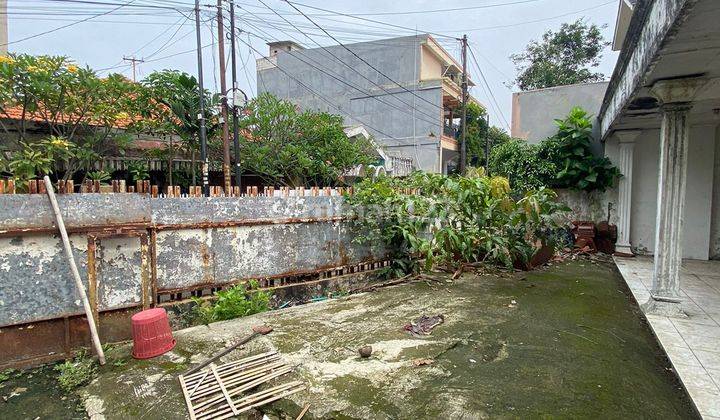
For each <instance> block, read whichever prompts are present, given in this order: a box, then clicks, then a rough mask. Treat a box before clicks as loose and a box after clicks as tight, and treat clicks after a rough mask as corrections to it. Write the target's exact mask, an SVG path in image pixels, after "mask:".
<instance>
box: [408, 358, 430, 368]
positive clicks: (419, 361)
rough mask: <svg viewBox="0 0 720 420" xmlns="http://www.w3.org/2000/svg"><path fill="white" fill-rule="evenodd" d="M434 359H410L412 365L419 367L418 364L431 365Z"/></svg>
mask: <svg viewBox="0 0 720 420" xmlns="http://www.w3.org/2000/svg"><path fill="white" fill-rule="evenodd" d="M434 362H435V361H434V360H433V359H415V360H413V361H412V364H413V366H415V367H420V366H428V365H432V364H433V363H434Z"/></svg>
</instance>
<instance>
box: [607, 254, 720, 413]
mask: <svg viewBox="0 0 720 420" xmlns="http://www.w3.org/2000/svg"><path fill="white" fill-rule="evenodd" d="M615 261H616V263H617V266H618V269H619V270H620V273H622V275H623V277H624V278H625V281H626V282H627V284H628V287H629V288H630V290H631V291H632V292H633V294H634V296H635V298H636V299H637V301H638V302H639V303H641V304H642V303H644V302H646V301H647V300H648V299H649V298H650V289H651V287H652V275H653V259H652V258H651V257H636V258H616V259H615ZM680 287H681V293H682V295H683V297H684V299H685V300H684V301H683V310H684V311H685V313H686V314H687V318H670V317H664V316H656V315H649V316H648V317H647V319H648V323H649V324H650V326H651V327H652V329H653V331H654V333H655V335H656V336H657V338H658V341H659V342H660V344H662V346H663V348H664V349H665V352H666V353H667V355H668V357H669V358H670V361H671V362H672V365H673V367H674V368H675V370H676V371H677V372H678V374H679V376H680V379H681V380H682V382H683V384H684V385H685V387H686V388H687V391H688V393H689V394H690V396H691V397H692V399H693V401H694V402H695V405H696V406H697V408H698V411H700V414H701V415H702V416H703V418H704V419H717V420H720V261H695V260H686V261H683V266H682V270H681V273H680Z"/></svg>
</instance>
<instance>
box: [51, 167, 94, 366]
mask: <svg viewBox="0 0 720 420" xmlns="http://www.w3.org/2000/svg"><path fill="white" fill-rule="evenodd" d="M43 181H45V190H46V191H47V195H48V198H49V199H50V204H51V205H52V208H53V212H54V213H55V220H56V221H57V226H58V230H59V231H60V236H62V241H63V246H64V247H65V255H67V258H68V262H70V270H71V271H72V274H73V277H74V278H75V287H77V290H78V293H79V294H80V298H81V299H82V303H83V307H84V308H85V316H86V317H87V321H88V324H89V326H90V335H91V336H92V342H93V347H94V348H95V353H97V355H98V360H99V361H100V364H101V365H104V364H105V353H103V349H102V344H100V337H99V336H98V332H97V328H96V327H95V318H94V317H93V313H92V309H91V308H90V301H88V298H87V295H86V293H85V286H84V285H83V283H82V280H81V279H80V272H78V269H77V265H76V264H75V257H74V256H73V253H72V247H71V246H70V239H68V234H67V230H66V229H65V223H64V222H63V218H62V214H60V207H59V206H58V203H57V199H56V198H55V192H54V191H53V185H52V182H50V178H49V177H48V176H47V175H45V178H43Z"/></svg>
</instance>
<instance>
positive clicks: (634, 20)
mask: <svg viewBox="0 0 720 420" xmlns="http://www.w3.org/2000/svg"><path fill="white" fill-rule="evenodd" d="M628 6H630V7H628ZM628 10H629V12H630V13H631V16H630V18H629V19H628V18H623V19H621V17H622V16H621V15H622V14H623V13H627V12H628ZM718 20H720V3H718V2H717V1H713V0H656V1H637V2H631V3H630V2H627V1H625V0H622V1H621V9H620V12H619V18H618V25H620V24H623V23H622V22H624V24H625V25H627V28H617V29H616V39H615V40H614V45H619V46H621V50H620V55H619V58H618V62H617V64H616V67H615V70H614V72H613V75H612V77H611V79H610V83H609V85H608V88H607V90H606V92H605V95H604V98H603V101H602V104H601V106H600V110H599V112H598V115H597V122H598V125H599V138H600V140H601V141H602V142H604V145H605V154H606V155H607V156H609V157H610V158H611V160H613V162H614V163H615V164H616V165H617V166H618V167H619V168H620V171H621V172H622V174H623V177H622V178H621V179H620V181H619V185H618V189H617V198H616V200H617V225H618V248H619V250H621V251H624V252H628V253H629V252H634V253H638V254H651V255H653V256H654V268H653V276H652V289H651V293H650V300H649V301H648V302H647V303H646V306H645V309H646V310H647V311H649V312H658V313H665V314H673V313H680V312H681V310H682V305H681V303H682V295H681V293H680V269H681V260H682V258H687V259H698V260H708V259H712V258H718V257H720V236H719V235H718V228H719V226H718V225H720V194H719V193H720V183H719V180H720V129H719V127H720V53H719V51H720V31H718V28H717V22H718ZM619 36H620V37H621V38H622V39H618V37H619ZM719 274H720V273H719Z"/></svg>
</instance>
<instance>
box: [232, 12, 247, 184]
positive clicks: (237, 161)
mask: <svg viewBox="0 0 720 420" xmlns="http://www.w3.org/2000/svg"><path fill="white" fill-rule="evenodd" d="M230 49H231V50H232V51H231V52H230V57H231V61H230V63H231V66H232V86H233V107H232V114H233V148H234V149H235V185H236V186H237V187H238V188H240V191H242V182H241V173H240V136H239V127H238V110H237V102H236V101H235V95H236V94H237V91H238V86H237V65H236V63H235V2H234V1H233V0H230ZM243 95H244V93H243ZM245 101H247V97H246V98H245Z"/></svg>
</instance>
